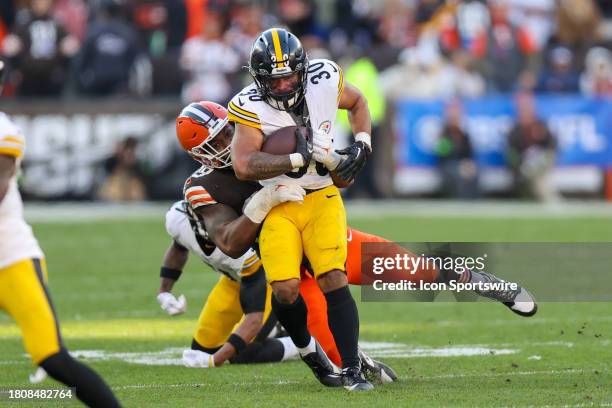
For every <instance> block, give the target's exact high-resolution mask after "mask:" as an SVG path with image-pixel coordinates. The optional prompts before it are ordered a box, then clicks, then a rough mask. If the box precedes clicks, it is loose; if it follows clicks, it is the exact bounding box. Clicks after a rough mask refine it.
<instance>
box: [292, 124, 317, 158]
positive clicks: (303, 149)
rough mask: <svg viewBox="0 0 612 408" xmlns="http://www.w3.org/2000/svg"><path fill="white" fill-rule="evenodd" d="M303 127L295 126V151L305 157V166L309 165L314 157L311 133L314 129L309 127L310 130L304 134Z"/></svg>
mask: <svg viewBox="0 0 612 408" xmlns="http://www.w3.org/2000/svg"><path fill="white" fill-rule="evenodd" d="M301 129H302V128H301V127H297V128H295V141H296V146H295V152H296V153H299V154H301V155H302V157H303V158H304V167H307V166H308V165H309V164H310V160H311V159H312V150H313V148H312V135H311V134H310V133H311V132H312V130H311V129H310V128H307V129H308V132H307V134H304V133H303V132H302V130H301Z"/></svg>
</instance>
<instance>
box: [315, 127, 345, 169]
mask: <svg viewBox="0 0 612 408" xmlns="http://www.w3.org/2000/svg"><path fill="white" fill-rule="evenodd" d="M333 142H334V139H333V138H332V137H331V135H329V134H327V133H325V132H324V131H322V130H313V136H312V147H313V151H312V158H313V159H314V160H315V161H317V162H319V163H322V164H323V165H325V167H326V168H327V169H328V170H335V169H336V167H338V164H340V159H341V158H340V156H339V155H337V154H336V153H335V152H334V149H333V148H332V144H333Z"/></svg>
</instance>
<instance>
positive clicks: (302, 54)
mask: <svg viewBox="0 0 612 408" xmlns="http://www.w3.org/2000/svg"><path fill="white" fill-rule="evenodd" d="M249 72H250V74H251V75H252V76H253V79H254V80H255V85H257V89H258V90H259V93H260V95H261V97H262V98H263V99H264V101H266V103H268V104H269V105H270V106H272V107H273V108H276V109H279V110H290V109H292V108H293V107H295V106H297V105H299V104H300V103H301V102H302V100H303V99H304V95H305V94H306V80H307V75H308V57H307V55H306V51H304V48H303V47H302V43H301V42H300V40H299V39H298V38H297V37H296V36H295V35H293V34H292V33H290V32H289V31H287V30H285V29H283V28H271V29H269V30H266V31H264V32H263V33H261V35H260V36H259V37H258V38H257V40H255V43H254V44H253V47H252V48H251V56H250V60H249Z"/></svg>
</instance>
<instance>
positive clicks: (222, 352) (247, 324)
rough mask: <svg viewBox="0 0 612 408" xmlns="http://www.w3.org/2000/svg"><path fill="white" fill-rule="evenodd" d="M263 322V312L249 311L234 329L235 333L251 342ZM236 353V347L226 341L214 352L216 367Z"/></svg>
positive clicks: (245, 340)
mask: <svg viewBox="0 0 612 408" xmlns="http://www.w3.org/2000/svg"><path fill="white" fill-rule="evenodd" d="M262 324H263V312H255V313H249V314H247V315H245V316H244V320H243V321H242V323H241V324H240V326H238V328H237V329H236V330H235V331H234V334H235V335H237V336H239V337H240V338H241V339H242V340H243V341H244V343H245V344H249V343H250V342H251V341H252V340H253V339H254V338H255V336H257V333H259V331H260V330H261V327H262ZM236 354H237V351H236V348H235V347H234V346H233V345H232V344H231V343H229V342H227V343H225V344H224V345H223V346H222V347H221V348H220V349H219V350H218V351H217V352H216V353H215V354H214V357H213V358H214V360H215V367H219V366H220V365H222V364H223V363H225V362H226V361H227V360H229V359H230V358H232V357H234V356H235V355H236Z"/></svg>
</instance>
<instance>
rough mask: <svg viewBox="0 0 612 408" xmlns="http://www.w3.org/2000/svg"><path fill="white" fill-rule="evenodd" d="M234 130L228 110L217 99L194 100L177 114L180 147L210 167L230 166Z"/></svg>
mask: <svg viewBox="0 0 612 408" xmlns="http://www.w3.org/2000/svg"><path fill="white" fill-rule="evenodd" d="M233 133H234V129H233V127H232V125H231V124H229V123H228V118H227V110H226V109H225V108H224V107H223V106H221V105H219V104H217V103H214V102H208V101H204V102H195V103H191V104H189V105H187V106H186V107H185V108H183V110H182V111H181V113H180V114H179V115H178V117H177V118H176V137H177V138H178V141H179V143H180V145H181V147H182V148H183V149H184V150H185V151H186V152H187V153H189V155H190V156H191V157H193V158H194V159H195V160H196V161H198V162H200V163H202V164H203V165H204V166H206V167H209V168H213V169H221V168H225V167H229V166H231V164H232V162H231V152H230V145H231V141H232V136H233Z"/></svg>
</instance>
